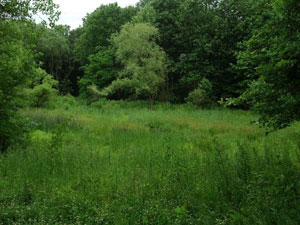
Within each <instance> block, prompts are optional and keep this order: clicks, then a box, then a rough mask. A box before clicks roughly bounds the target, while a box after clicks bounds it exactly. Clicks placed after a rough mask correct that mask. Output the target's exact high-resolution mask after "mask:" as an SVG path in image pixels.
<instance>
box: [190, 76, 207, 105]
mask: <svg viewBox="0 0 300 225" xmlns="http://www.w3.org/2000/svg"><path fill="white" fill-rule="evenodd" d="M211 94H212V85H211V83H210V82H209V80H207V79H205V78H204V79H202V81H201V82H200V83H199V85H198V88H196V89H195V90H193V91H192V92H190V93H189V96H188V97H187V98H186V101H187V102H189V103H192V104H193V105H195V106H198V107H201V108H209V107H211V106H212V105H213V101H212V99H211V97H210V96H211Z"/></svg>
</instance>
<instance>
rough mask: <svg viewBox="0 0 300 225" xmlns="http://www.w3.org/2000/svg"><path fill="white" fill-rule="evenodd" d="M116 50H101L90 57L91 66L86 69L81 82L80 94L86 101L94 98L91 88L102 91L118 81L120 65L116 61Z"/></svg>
mask: <svg viewBox="0 0 300 225" xmlns="http://www.w3.org/2000/svg"><path fill="white" fill-rule="evenodd" d="M114 54H115V50H114V49H112V48H109V49H103V50H99V52H98V53H96V54H93V55H90V56H89V64H87V65H86V66H85V67H83V69H84V76H83V77H82V78H81V79H80V81H79V87H80V94H81V96H82V97H84V98H85V99H90V98H91V97H92V98H94V97H95V96H94V95H93V96H91V95H90V94H91V92H90V89H89V87H90V86H91V85H95V87H97V88H99V89H102V88H104V87H107V86H108V85H109V84H110V83H111V82H112V81H113V80H115V79H116V77H117V75H118V72H119V70H120V69H119V67H120V66H119V65H118V64H117V62H116V59H115V55H114Z"/></svg>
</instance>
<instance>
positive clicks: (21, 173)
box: [0, 98, 300, 225]
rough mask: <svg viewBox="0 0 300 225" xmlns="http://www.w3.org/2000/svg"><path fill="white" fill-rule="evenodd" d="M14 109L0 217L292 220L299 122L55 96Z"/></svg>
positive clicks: (296, 206)
mask: <svg viewBox="0 0 300 225" xmlns="http://www.w3.org/2000/svg"><path fill="white" fill-rule="evenodd" d="M62 101H64V103H61V104H58V106H57V107H56V108H54V109H27V110H24V111H22V114H23V116H25V117H26V118H27V119H28V120H29V121H31V124H32V131H31V132H30V134H29V135H28V143H26V145H25V146H26V147H23V146H15V147H14V149H11V150H10V151H9V152H8V153H7V154H5V155H2V156H0V224H51V225H54V224H103V225H104V224H107V225H108V224H117V225H134V224H137V225H142V224H145V225H148V224H149V225H150V224H157V225H167V224H168V225H176V224H178V225H179V224H186V225H188V224H197V225H202V224H203V225H204V224H205V225H221V224H249V225H254V224H272V225H276V224H278V225H283V224H284V225H289V224H300V215H299V212H300V148H299V147H300V144H299V143H300V135H299V133H297V131H299V127H300V125H299V124H294V125H293V126H291V127H290V128H287V129H285V130H281V131H277V132H273V133H271V134H269V135H265V131H264V130H263V129H261V128H259V127H258V125H256V124H253V123H251V121H254V120H255V119H256V118H257V117H256V115H255V114H253V113H251V112H247V111H241V110H228V109H212V110H200V109H194V108H192V107H190V106H189V105H170V104H162V103H160V104H158V105H156V106H155V109H154V110H153V111H151V110H149V107H148V103H147V102H131V103H130V102H113V101H112V102H106V101H99V102H96V103H94V104H92V106H85V105H82V104H79V103H78V102H77V101H75V100H73V99H68V98H66V99H64V100H62Z"/></svg>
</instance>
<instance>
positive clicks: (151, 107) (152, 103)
mask: <svg viewBox="0 0 300 225" xmlns="http://www.w3.org/2000/svg"><path fill="white" fill-rule="evenodd" d="M149 100H150V109H151V110H153V107H154V98H152V97H150V98H149Z"/></svg>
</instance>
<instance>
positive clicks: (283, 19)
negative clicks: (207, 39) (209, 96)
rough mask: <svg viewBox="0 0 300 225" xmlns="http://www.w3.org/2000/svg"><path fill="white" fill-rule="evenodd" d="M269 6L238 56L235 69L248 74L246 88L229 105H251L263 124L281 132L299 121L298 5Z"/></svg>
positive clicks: (280, 0) (292, 0) (277, 1)
mask: <svg viewBox="0 0 300 225" xmlns="http://www.w3.org/2000/svg"><path fill="white" fill-rule="evenodd" d="M269 6H270V9H269V10H268V12H267V16H266V17H265V18H266V20H265V22H264V23H263V25H262V26H261V27H260V28H258V29H256V30H255V32H253V35H252V37H251V38H250V39H249V40H248V41H246V42H245V43H244V45H245V50H244V51H241V52H240V54H239V62H238V69H240V70H242V71H245V72H247V75H248V82H249V83H250V84H249V88H248V90H247V91H245V92H244V93H243V95H242V96H241V97H240V98H239V99H238V100H235V101H233V102H230V103H232V104H235V103H243V104H245V102H246V103H248V104H250V105H251V106H253V108H254V109H255V110H257V111H258V112H259V113H260V115H261V118H260V122H261V124H262V125H265V126H266V127H268V128H270V129H280V128H285V127H286V126H288V125H289V124H290V123H291V122H293V121H296V120H299V119H300V113H299V112H300V89H299V85H300V66H299V65H300V30H299V27H300V2H299V1H296V0H274V1H271V4H269Z"/></svg>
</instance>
